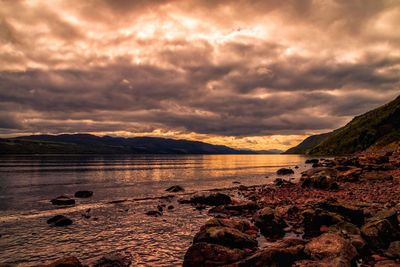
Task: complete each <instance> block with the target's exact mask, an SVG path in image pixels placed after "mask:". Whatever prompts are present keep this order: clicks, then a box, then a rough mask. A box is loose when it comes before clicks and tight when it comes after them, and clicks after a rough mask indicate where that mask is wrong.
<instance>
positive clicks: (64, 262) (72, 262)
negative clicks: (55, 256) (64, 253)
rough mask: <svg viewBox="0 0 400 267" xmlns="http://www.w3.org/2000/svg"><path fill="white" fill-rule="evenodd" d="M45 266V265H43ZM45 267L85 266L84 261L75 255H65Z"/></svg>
mask: <svg viewBox="0 0 400 267" xmlns="http://www.w3.org/2000/svg"><path fill="white" fill-rule="evenodd" d="M42 266H43V265H42ZM45 267H83V265H82V263H81V262H80V261H79V260H78V259H77V258H75V257H65V258H62V259H59V260H56V261H55V262H53V263H50V264H49V265H45Z"/></svg>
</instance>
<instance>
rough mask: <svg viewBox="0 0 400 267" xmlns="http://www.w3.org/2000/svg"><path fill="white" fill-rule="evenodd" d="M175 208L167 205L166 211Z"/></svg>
mask: <svg viewBox="0 0 400 267" xmlns="http://www.w3.org/2000/svg"><path fill="white" fill-rule="evenodd" d="M174 208H175V207H174V206H173V205H169V206H168V207H167V209H168V210H173V209H174Z"/></svg>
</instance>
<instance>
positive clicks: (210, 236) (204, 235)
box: [193, 226, 258, 249]
mask: <svg viewBox="0 0 400 267" xmlns="http://www.w3.org/2000/svg"><path fill="white" fill-rule="evenodd" d="M203 242H204V243H211V244H218V245H222V246H226V247H230V248H249V249H254V248H255V247H257V245H258V243H257V240H256V239H255V238H254V237H252V236H250V235H247V234H245V233H243V232H241V231H239V230H237V229H235V228H230V227H224V226H213V227H206V228H203V229H201V230H200V232H198V233H197V234H196V235H195V237H194V239H193V243H203Z"/></svg>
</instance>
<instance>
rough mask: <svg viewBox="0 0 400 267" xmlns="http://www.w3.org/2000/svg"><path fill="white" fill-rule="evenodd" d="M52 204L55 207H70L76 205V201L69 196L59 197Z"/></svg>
mask: <svg viewBox="0 0 400 267" xmlns="http://www.w3.org/2000/svg"><path fill="white" fill-rule="evenodd" d="M51 203H52V204H53V205H58V206H69V205H75V199H72V198H69V197H67V196H59V197H57V198H54V199H52V200H51Z"/></svg>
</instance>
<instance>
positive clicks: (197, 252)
mask: <svg viewBox="0 0 400 267" xmlns="http://www.w3.org/2000/svg"><path fill="white" fill-rule="evenodd" d="M249 253H250V251H248V250H241V249H237V248H228V247H224V246H221V245H218V244H208V243H195V244H193V245H192V246H191V247H190V248H189V249H188V250H187V251H186V254H185V256H184V259H183V267H202V266H210V267H211V266H220V265H227V264H230V263H233V262H236V261H239V260H241V259H243V258H245V257H246V256H248V255H249Z"/></svg>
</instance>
